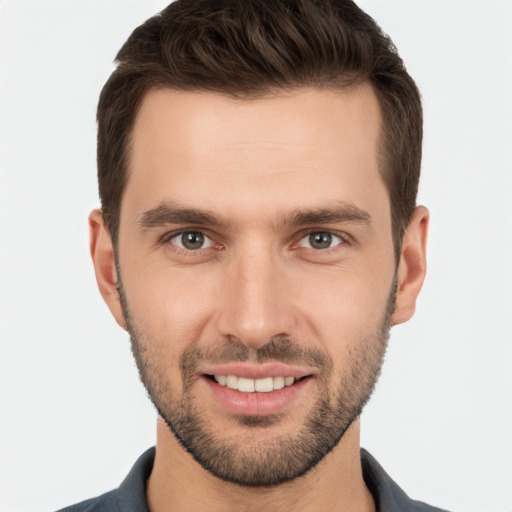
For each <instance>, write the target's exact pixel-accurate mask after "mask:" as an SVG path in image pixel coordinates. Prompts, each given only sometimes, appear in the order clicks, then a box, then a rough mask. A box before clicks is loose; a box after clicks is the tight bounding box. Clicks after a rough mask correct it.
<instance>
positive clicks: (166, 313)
mask: <svg viewBox="0 0 512 512" xmlns="http://www.w3.org/2000/svg"><path fill="white" fill-rule="evenodd" d="M125 276H126V277H125ZM128 276H129V277H128ZM123 285H124V289H125V294H126V297H127V301H128V304H129V306H130V313H131V315H132V317H133V319H134V321H135V322H136V324H137V327H138V328H139V330H142V331H144V332H145V333H147V334H148V335H149V336H150V337H151V338H152V339H155V341H156V340H161V342H162V343H165V344H166V345H168V344H169V342H172V347H173V348H174V349H175V350H176V351H182V350H183V349H184V348H185V347H188V346H189V345H190V344H191V343H193V342H194V341H195V340H197V339H198V338H199V337H200V336H201V334H202V332H203V330H204V327H205V324H206V323H207V322H208V318H209V316H210V313H211V309H212V305H213V304H215V290H216V286H215V282H214V280H213V279H208V277H207V275H206V276H205V275H201V273H198V272H197V271H196V272H194V271H192V270H191V269H172V268H166V267H165V266H162V265H151V264H150V265H147V266H146V267H144V268H143V269H141V268H137V269H136V271H132V272H130V271H129V269H128V268H127V270H126V272H123Z"/></svg>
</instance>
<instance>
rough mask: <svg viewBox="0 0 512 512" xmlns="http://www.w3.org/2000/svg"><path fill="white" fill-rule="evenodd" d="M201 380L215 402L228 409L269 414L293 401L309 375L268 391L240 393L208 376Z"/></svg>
mask: <svg viewBox="0 0 512 512" xmlns="http://www.w3.org/2000/svg"><path fill="white" fill-rule="evenodd" d="M202 380H203V381H204V382H205V383H206V384H207V386H208V387H209V388H210V390H211V392H212V394H213V396H214V397H215V399H216V400H217V402H219V403H220V404H221V405H222V406H223V407H224V408H226V409H227V410H228V411H230V412H232V413H234V414H240V415H244V416H270V415H272V414H277V413H279V412H282V411H283V409H285V408H286V407H287V406H288V405H290V404H291V403H292V402H294V401H295V400H296V399H297V398H298V397H299V395H300V394H301V393H303V391H304V389H305V387H306V386H308V384H309V382H310V381H311V377H306V378H304V379H301V380H299V381H297V382H296V383H295V384H293V385H291V386H285V387H284V388H282V389H277V390H275V391H269V392H268V393H258V392H254V393H242V392H241V391H237V390H236V389H231V388H228V387H227V386H221V385H219V384H217V382H215V381H213V380H211V379H209V378H208V377H203V378H202Z"/></svg>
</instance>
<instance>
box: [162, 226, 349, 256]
mask: <svg viewBox="0 0 512 512" xmlns="http://www.w3.org/2000/svg"><path fill="white" fill-rule="evenodd" d="M186 233H199V234H202V235H203V236H204V237H205V238H208V239H209V240H211V241H212V243H213V247H206V248H205V249H212V248H213V249H216V250H221V249H223V248H224V246H223V245H222V244H219V243H217V242H215V240H214V238H213V237H211V236H210V235H208V234H207V233H206V232H205V231H204V230H202V229H193V228H189V229H180V230H178V231H172V232H170V233H166V234H165V235H163V236H162V237H161V238H160V239H159V241H158V243H159V245H167V244H170V242H171V240H172V239H173V238H176V237H178V236H181V235H184V234H186ZM313 234H329V235H332V236H334V237H336V238H339V239H340V243H339V244H336V245H335V246H333V247H328V248H325V249H317V250H315V249H312V248H307V247H305V249H310V250H313V251H315V252H318V253H324V254H325V253H329V252H331V251H333V250H336V248H337V247H339V246H340V245H350V244H351V238H350V237H349V235H347V234H346V233H343V232H339V231H333V230H326V229H318V228H315V229H309V230H307V231H305V232H302V233H300V234H299V237H300V238H299V239H298V241H297V242H294V243H293V244H292V249H299V248H300V245H299V244H300V242H301V241H302V240H304V239H305V238H306V237H308V236H311V235H313ZM294 238H296V237H294ZM170 245H172V246H173V248H174V250H176V251H180V252H182V253H183V254H186V255H190V256H191V255H194V254H199V253H200V251H202V250H203V251H204V250H205V249H203V248H200V249H197V250H195V251H194V250H191V249H185V248H182V247H179V246H177V245H175V244H170Z"/></svg>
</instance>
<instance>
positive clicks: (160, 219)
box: [137, 203, 231, 229]
mask: <svg viewBox="0 0 512 512" xmlns="http://www.w3.org/2000/svg"><path fill="white" fill-rule="evenodd" d="M137 224H138V225H139V227H141V228H142V229H150V228H155V227H160V226H165V225H166V224H197V225H208V226H214V227H227V226H229V225H230V224H231V223H230V222H229V221H227V220H225V219H221V218H220V217H218V216H217V215H215V214H213V213H211V212H209V211H208V210H198V209H195V208H182V207H180V206H179V205H174V204H168V203H163V204H160V205H159V206H157V207H156V208H152V209H151V210H147V211H145V212H143V213H142V214H141V216H140V219H139V221H138V222H137Z"/></svg>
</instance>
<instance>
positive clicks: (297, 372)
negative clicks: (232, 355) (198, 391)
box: [198, 363, 313, 379]
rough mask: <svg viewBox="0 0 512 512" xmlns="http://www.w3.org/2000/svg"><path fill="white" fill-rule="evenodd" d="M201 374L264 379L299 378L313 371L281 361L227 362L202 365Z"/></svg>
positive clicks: (199, 370)
mask: <svg viewBox="0 0 512 512" xmlns="http://www.w3.org/2000/svg"><path fill="white" fill-rule="evenodd" d="M198 373H200V374H202V375H236V376H237V377H245V378H246V379H264V378H265V377H295V378H296V379H300V378H302V377H306V376H308V375H312V374H313V372H312V371H311V370H310V369H309V370H308V369H302V368H298V367H295V366H290V365H286V364H282V363H263V364H255V363H228V364H222V365H211V366H206V365H205V366H204V367H202V368H199V369H198Z"/></svg>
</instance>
